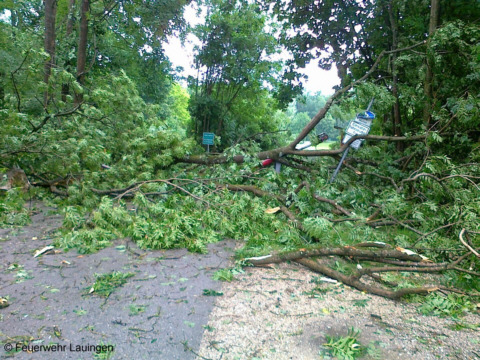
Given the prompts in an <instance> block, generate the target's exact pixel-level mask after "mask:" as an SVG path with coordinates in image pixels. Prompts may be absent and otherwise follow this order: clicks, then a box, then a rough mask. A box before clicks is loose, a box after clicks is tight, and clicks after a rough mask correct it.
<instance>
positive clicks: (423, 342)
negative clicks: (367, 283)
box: [197, 264, 480, 360]
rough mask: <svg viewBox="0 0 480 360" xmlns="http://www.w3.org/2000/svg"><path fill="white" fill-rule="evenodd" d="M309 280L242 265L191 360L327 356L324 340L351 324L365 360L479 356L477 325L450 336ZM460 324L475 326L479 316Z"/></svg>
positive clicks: (408, 311)
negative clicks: (196, 354) (194, 357)
mask: <svg viewBox="0 0 480 360" xmlns="http://www.w3.org/2000/svg"><path fill="white" fill-rule="evenodd" d="M313 277H317V276H316V275H315V274H313V273H312V272H311V271H309V270H307V269H305V268H303V267H301V266H300V265H295V264H280V265H277V266H275V267H273V268H247V269H246V272H245V273H244V274H241V275H240V276H237V280H236V281H233V282H232V283H228V284H225V285H224V287H223V289H222V291H223V292H224V296H222V297H220V298H218V300H217V303H216V305H215V309H214V310H213V312H212V314H211V316H210V321H209V324H208V325H209V326H208V329H210V330H211V331H210V332H209V331H206V332H205V334H204V337H203V339H202V344H201V347H200V352H199V355H200V356H201V357H200V356H199V357H198V358H197V359H202V358H208V359H223V360H229V359H272V360H273V359H275V360H283V359H285V360H287V359H306V360H308V359H322V358H329V357H324V356H325V354H324V355H323V356H322V355H320V352H321V351H322V345H323V344H325V343H326V342H327V339H326V335H330V336H345V335H347V333H348V330H349V329H350V328H351V327H353V328H355V329H357V330H360V334H361V335H360V338H359V340H360V343H361V344H362V345H364V346H367V347H368V348H369V349H368V353H367V354H366V356H365V357H364V358H365V359H392V360H394V359H406V360H407V359H408V360H411V359H422V360H424V359H425V360H426V359H480V331H479V330H478V329H480V328H478V327H477V330H461V331H454V330H451V329H450V328H449V327H450V326H452V325H455V321H454V320H452V319H444V318H439V317H433V316H423V315H420V314H419V313H418V312H417V306H416V305H414V304H409V303H405V302H394V301H391V300H387V299H384V298H381V297H378V296H373V295H367V294H363V293H361V292H359V291H357V290H354V289H351V288H349V287H346V286H343V285H341V284H330V283H323V284H320V285H317V284H315V283H312V282H311V280H312V278H313ZM317 278H318V277H317ZM315 287H319V289H320V290H319V291H316V292H314V293H313V294H312V290H313V289H314V288H315ZM461 320H462V322H463V323H467V324H474V325H477V326H480V315H479V314H478V313H477V314H473V315H468V316H466V317H464V318H462V319H461ZM323 352H324V351H323Z"/></svg>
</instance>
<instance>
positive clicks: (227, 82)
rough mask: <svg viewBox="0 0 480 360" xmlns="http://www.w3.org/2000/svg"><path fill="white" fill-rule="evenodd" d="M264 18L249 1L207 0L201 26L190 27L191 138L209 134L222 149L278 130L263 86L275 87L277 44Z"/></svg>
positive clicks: (277, 70) (274, 108) (273, 108)
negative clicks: (193, 45) (194, 40)
mask: <svg viewBox="0 0 480 360" xmlns="http://www.w3.org/2000/svg"><path fill="white" fill-rule="evenodd" d="M266 21H267V20H266V17H265V15H263V14H262V13H261V12H260V10H259V7H258V5H256V4H255V3H251V2H248V1H245V0H236V1H224V0H215V1H211V2H209V4H208V11H207V17H206V20H205V24H202V25H198V26H196V27H195V29H194V33H195V34H196V36H197V37H198V38H199V39H200V41H201V42H202V44H201V45H200V46H198V47H197V49H196V56H195V67H196V69H197V71H198V76H197V78H193V77H191V78H190V79H189V83H190V87H191V88H192V98H191V103H190V110H191V113H192V117H193V119H194V129H193V132H194V133H195V134H196V137H197V139H199V138H200V137H201V135H202V133H203V132H214V133H215V134H216V135H217V136H220V137H221V139H222V147H225V146H227V145H230V144H232V143H233V142H235V141H238V140H240V139H241V138H246V137H249V136H252V135H254V134H256V133H259V132H273V131H276V130H278V126H279V124H276V123H275V122H274V121H273V120H274V116H273V114H274V113H275V110H276V109H277V108H278V104H277V102H276V101H275V100H274V99H273V98H272V96H271V95H270V94H269V92H268V91H267V90H266V88H267V84H268V85H269V87H272V86H276V83H277V82H278V81H277V80H276V77H275V75H276V74H277V73H278V72H279V71H280V69H281V64H280V62H279V61H274V60H273V56H274V55H275V54H277V53H278V52H279V48H278V46H277V44H276V40H275V38H274V37H273V35H272V33H271V32H267V30H266V29H267V27H266ZM265 145H271V143H270V144H269V143H268V142H267V143H266V144H265Z"/></svg>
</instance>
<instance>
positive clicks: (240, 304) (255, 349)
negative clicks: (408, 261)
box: [0, 203, 480, 360]
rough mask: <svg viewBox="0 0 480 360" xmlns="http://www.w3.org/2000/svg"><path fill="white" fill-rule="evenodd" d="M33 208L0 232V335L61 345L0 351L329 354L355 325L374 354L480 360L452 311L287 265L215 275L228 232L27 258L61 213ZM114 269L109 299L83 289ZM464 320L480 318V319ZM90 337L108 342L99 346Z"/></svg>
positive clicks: (474, 334)
mask: <svg viewBox="0 0 480 360" xmlns="http://www.w3.org/2000/svg"><path fill="white" fill-rule="evenodd" d="M33 208H34V209H35V215H34V216H33V217H32V223H31V224H30V225H28V226H25V227H22V228H13V229H12V228H9V229H0V247H1V250H2V251H1V253H0V258H1V261H0V280H1V283H0V284H1V285H0V297H3V298H7V299H8V303H9V306H8V307H5V308H3V309H0V339H1V340H2V347H3V348H4V349H5V348H7V349H8V346H10V345H12V346H13V347H15V346H16V344H17V343H19V344H25V345H26V344H28V345H29V346H30V350H32V349H33V348H32V346H35V345H38V346H39V345H49V344H50V345H51V344H60V345H65V348H64V349H65V350H62V348H60V349H59V350H58V351H57V352H55V353H53V352H47V351H46V350H45V349H42V350H41V351H38V352H35V353H32V352H27V351H17V352H15V351H12V352H5V351H4V350H1V351H0V357H1V358H9V357H13V358H15V359H168V360H170V359H180V360H183V359H195V358H197V359H321V358H328V355H327V354H326V353H325V348H324V347H323V344H325V343H326V341H327V335H330V336H336V335H338V336H344V335H346V334H347V332H348V329H350V328H352V327H353V328H355V329H356V330H359V331H360V338H359V341H360V343H361V344H362V345H364V346H366V347H368V352H367V354H366V358H370V359H478V358H480V350H479V348H480V332H479V331H478V330H469V329H464V330H461V331H455V330H452V325H455V320H452V319H442V318H438V317H433V316H423V315H419V314H418V312H417V305H415V304H409V303H406V302H393V301H390V300H386V299H383V298H380V297H376V296H371V295H367V294H362V293H360V292H358V291H356V290H352V289H350V288H348V287H345V286H343V285H341V284H332V283H329V282H323V281H320V284H316V283H314V282H312V280H315V279H317V280H318V277H316V275H315V274H313V273H311V272H310V271H308V270H306V269H304V268H302V267H300V266H297V265H294V264H281V265H278V266H274V267H269V268H246V269H245V273H243V274H240V275H237V278H236V280H235V281H233V282H231V283H220V282H218V281H214V280H213V279H212V275H213V273H214V272H215V271H216V270H218V269H220V268H224V267H228V266H229V265H230V264H231V263H232V255H233V249H234V247H235V246H241V243H238V242H237V243H235V242H234V241H222V242H220V243H217V244H211V245H210V246H209V252H208V254H206V255H200V254H191V253H188V252H187V251H185V250H169V251H144V250H141V249H138V248H137V247H136V246H135V244H133V243H132V242H131V241H130V240H128V239H120V240H118V241H117V242H116V243H115V244H114V245H113V246H112V247H110V248H107V249H104V250H102V251H100V252H98V253H96V254H89V255H80V254H78V253H77V252H75V251H73V250H72V251H69V252H63V251H57V252H53V253H52V254H43V255H40V256H37V257H34V254H35V253H36V251H37V250H39V249H42V248H44V247H45V246H47V245H50V244H51V242H52V236H53V232H54V231H55V229H56V228H58V227H59V226H60V225H61V221H62V219H61V216H60V215H57V214H55V211H54V209H51V208H47V207H46V206H44V205H42V204H39V203H36V204H33ZM114 271H117V272H120V273H122V274H131V275H133V276H131V277H129V278H127V279H126V282H125V284H123V285H119V286H118V287H115V288H112V289H111V290H112V292H111V294H110V295H109V296H99V295H101V294H99V293H96V291H93V292H91V289H92V287H93V285H94V284H95V282H96V281H97V282H98V278H97V277H98V274H109V273H111V272H114ZM314 288H318V289H319V290H317V291H315V292H312V290H313V289H314ZM205 290H207V293H210V294H215V292H216V291H218V292H221V293H223V296H206V295H204V293H205ZM208 290H210V291H208ZM212 290H213V291H212ZM218 295H219V294H218ZM461 321H462V323H464V324H471V325H478V324H480V316H479V315H478V314H470V315H468V316H466V317H464V318H462V320H461ZM86 345H91V347H90V348H85V346H86ZM97 345H113V348H114V351H113V353H109V352H103V353H99V354H97V353H96V350H97V348H95V347H94V346H97ZM77 346H83V347H84V348H83V349H82V348H80V349H78V350H77ZM321 354H322V355H321Z"/></svg>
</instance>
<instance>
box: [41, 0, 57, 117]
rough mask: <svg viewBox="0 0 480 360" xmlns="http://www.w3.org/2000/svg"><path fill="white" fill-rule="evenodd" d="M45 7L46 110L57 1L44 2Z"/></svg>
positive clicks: (52, 60) (53, 49)
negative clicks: (46, 57)
mask: <svg viewBox="0 0 480 360" xmlns="http://www.w3.org/2000/svg"><path fill="white" fill-rule="evenodd" d="M44 6H45V38H44V40H45V41H44V47H45V52H46V53H47V54H48V55H49V58H48V59H47V60H46V61H45V67H44V76H43V81H44V82H45V84H46V85H47V90H46V91H45V93H44V97H43V103H44V105H43V106H44V107H45V108H46V107H47V105H48V97H49V93H48V80H49V78H50V74H51V72H52V68H53V67H54V66H55V39H56V37H55V18H56V16H57V0H44Z"/></svg>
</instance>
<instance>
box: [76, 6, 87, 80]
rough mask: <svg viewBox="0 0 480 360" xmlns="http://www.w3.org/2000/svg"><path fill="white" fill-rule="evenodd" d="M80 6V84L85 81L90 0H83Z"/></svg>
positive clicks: (78, 65) (78, 72) (78, 55)
mask: <svg viewBox="0 0 480 360" xmlns="http://www.w3.org/2000/svg"><path fill="white" fill-rule="evenodd" d="M81 1H82V3H81V8H80V32H79V36H78V51H77V80H78V82H79V83H80V84H83V83H84V82H85V70H86V64H87V39H88V9H89V4H90V1H89V0H81Z"/></svg>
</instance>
